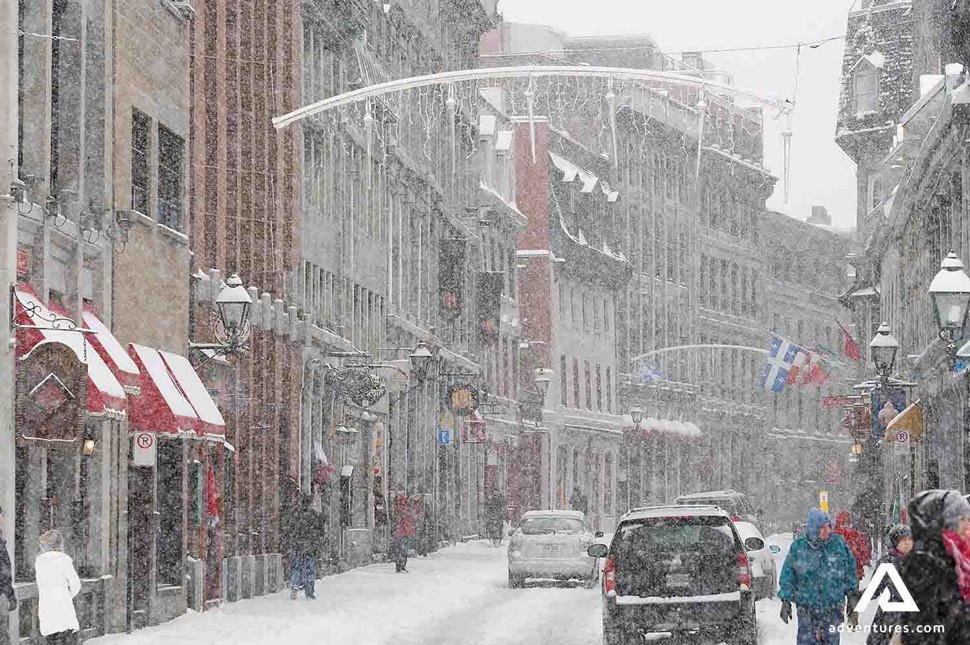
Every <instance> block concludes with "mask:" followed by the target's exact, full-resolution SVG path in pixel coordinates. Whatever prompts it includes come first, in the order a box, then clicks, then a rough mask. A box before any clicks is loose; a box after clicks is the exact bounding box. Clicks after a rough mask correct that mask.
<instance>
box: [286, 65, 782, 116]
mask: <svg viewBox="0 0 970 645" xmlns="http://www.w3.org/2000/svg"><path fill="white" fill-rule="evenodd" d="M549 76H561V77H571V78H603V79H608V80H609V79H612V80H617V81H653V82H662V83H669V84H671V85H680V86H686V87H696V88H698V89H701V90H704V91H711V92H712V93H714V94H726V95H729V96H733V97H743V98H747V99H750V100H752V101H755V102H757V103H759V104H761V105H764V106H767V107H771V108H774V109H776V110H778V112H779V114H786V115H787V114H790V113H791V111H792V110H793V108H794V103H792V102H791V101H789V100H780V99H777V98H771V97H767V96H765V95H762V94H759V93H758V92H755V91H753V90H744V89H739V88H736V87H731V86H730V85H724V84H723V83H716V82H713V81H708V80H705V79H703V78H699V77H696V76H688V75H685V74H673V73H670V72H659V71H656V70H646V69H629V68H622V67H593V66H585V65H523V66H517V67H484V68H479V69H466V70H457V71H451V72H441V73H437V74H428V75H426V76H415V77H411V78H402V79H398V80H394V81H388V82H386V83H378V84H376V85H368V86H366V87H362V88H360V89H357V90H353V91H351V92H345V93H344V94H338V95H337V96H332V97H330V98H327V99H324V100H322V101H317V102H316V103H313V104H311V105H307V106H304V107H301V108H299V109H297V110H294V111H292V112H290V113H289V114H284V115H282V116H278V117H275V118H274V119H273V126H274V127H275V128H277V129H281V128H285V127H286V126H288V125H291V124H293V123H295V122H297V121H300V120H302V119H305V118H307V117H309V116H313V115H314V114H319V113H321V112H326V111H328V110H332V109H334V108H338V107H341V106H343V105H349V104H352V103H357V102H359V101H365V100H367V99H370V98H374V97H378V96H381V95H383V94H386V93H388V92H395V91H404V90H409V89H414V88H419V87H427V86H429V85H448V84H452V83H461V82H464V81H474V80H481V79H499V78H502V79H516V78H543V77H549Z"/></svg>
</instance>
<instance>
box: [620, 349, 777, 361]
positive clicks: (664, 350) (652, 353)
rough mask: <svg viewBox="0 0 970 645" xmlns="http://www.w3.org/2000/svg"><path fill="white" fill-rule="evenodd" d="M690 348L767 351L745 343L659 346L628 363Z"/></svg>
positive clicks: (761, 352)
mask: <svg viewBox="0 0 970 645" xmlns="http://www.w3.org/2000/svg"><path fill="white" fill-rule="evenodd" d="M692 349H740V350H744V351H748V352H755V353H757V354H767V353H768V350H767V349H765V348H764V347H747V346H745V345H677V346H676V347H661V348H660V349H654V350H652V351H649V352H647V353H646V354H640V355H639V356H634V357H633V358H631V359H630V364H631V365H632V364H634V363H639V362H640V361H642V360H644V359H646V358H650V357H651V356H655V355H657V354H666V353H669V352H680V351H685V350H692Z"/></svg>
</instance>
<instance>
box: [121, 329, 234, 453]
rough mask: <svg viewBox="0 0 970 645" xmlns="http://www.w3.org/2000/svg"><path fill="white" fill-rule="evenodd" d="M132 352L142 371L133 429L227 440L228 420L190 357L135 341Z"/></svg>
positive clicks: (132, 421) (136, 398) (131, 414)
mask: <svg viewBox="0 0 970 645" xmlns="http://www.w3.org/2000/svg"><path fill="white" fill-rule="evenodd" d="M128 354H129V356H130V357H131V359H132V360H133V362H134V363H135V364H136V366H137V369H138V370H139V372H140V373H141V377H140V382H139V390H140V391H139V393H138V394H137V395H135V396H134V397H133V398H134V402H133V404H132V406H131V411H130V416H131V426H132V429H133V430H136V431H142V432H158V433H167V434H182V435H192V436H197V437H202V438H204V439H211V440H215V441H224V439H225V436H226V422H225V420H224V419H223V417H222V413H221V412H220V411H219V407H218V406H217V405H216V402H215V401H213V400H212V396H211V395H210V394H209V391H208V390H207V389H206V387H205V384H204V383H203V382H202V379H201V378H199V375H198V374H196V373H195V368H194V367H192V364H191V363H190V362H189V359H187V358H186V357H184V356H181V355H179V354H173V353H172V352H166V351H161V350H158V349H155V348H152V347H145V346H144V345H136V344H134V343H132V344H131V345H129V346H128Z"/></svg>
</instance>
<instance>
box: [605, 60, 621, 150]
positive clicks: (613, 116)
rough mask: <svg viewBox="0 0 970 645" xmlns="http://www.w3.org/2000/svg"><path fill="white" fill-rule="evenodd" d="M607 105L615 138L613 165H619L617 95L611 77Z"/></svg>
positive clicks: (611, 132) (611, 129)
mask: <svg viewBox="0 0 970 645" xmlns="http://www.w3.org/2000/svg"><path fill="white" fill-rule="evenodd" d="M606 103H607V105H609V107H610V134H611V135H612V138H613V163H614V164H615V163H617V162H618V160H619V158H620V157H619V155H618V154H617V149H616V94H614V93H613V77H612V76H611V77H610V89H609V91H608V92H607V93H606Z"/></svg>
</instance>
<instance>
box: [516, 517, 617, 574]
mask: <svg viewBox="0 0 970 645" xmlns="http://www.w3.org/2000/svg"><path fill="white" fill-rule="evenodd" d="M509 535H510V536H511V537H512V540H511V542H509V586H510V587H512V588H513V589H514V588H516V587H521V586H522V585H523V584H524V583H525V580H526V578H552V579H555V580H576V579H581V580H584V581H585V582H586V584H587V585H588V586H590V587H594V586H595V585H596V582H597V581H598V579H599V566H598V562H597V561H596V560H595V559H593V560H590V558H589V556H588V555H587V553H586V549H588V548H589V546H590V545H591V544H593V542H594V540H595V539H596V538H598V537H602V536H603V534H602V533H601V532H596V533H595V534H594V533H593V532H592V531H591V530H590V528H589V526H588V525H587V524H586V516H585V515H583V513H582V512H580V511H527V512H526V513H525V514H523V515H522V519H521V520H520V521H519V525H518V527H516V528H515V529H512V530H511V531H509Z"/></svg>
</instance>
